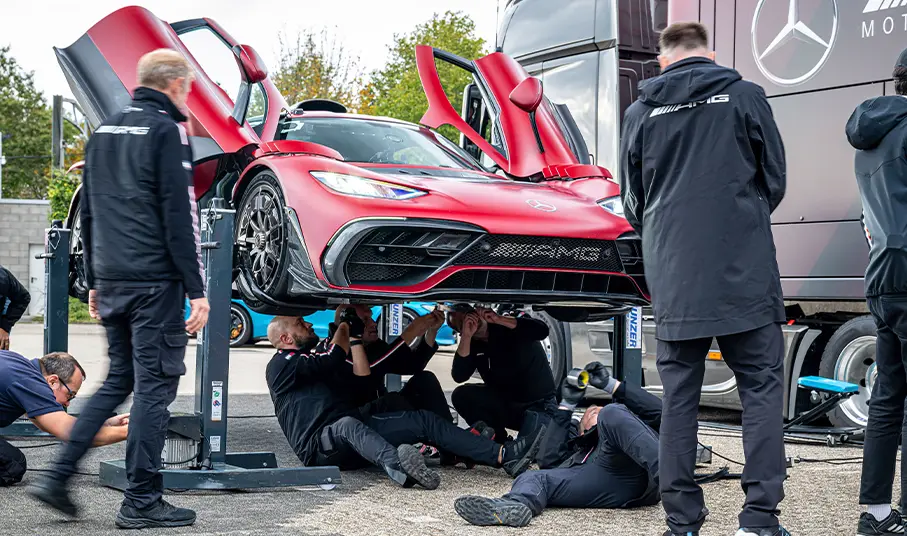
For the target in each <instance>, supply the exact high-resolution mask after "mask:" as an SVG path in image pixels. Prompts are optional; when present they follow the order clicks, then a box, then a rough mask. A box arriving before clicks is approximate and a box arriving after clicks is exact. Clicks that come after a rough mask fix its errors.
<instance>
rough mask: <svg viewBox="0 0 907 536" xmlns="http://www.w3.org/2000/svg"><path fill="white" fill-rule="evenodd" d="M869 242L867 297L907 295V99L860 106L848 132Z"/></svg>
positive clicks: (883, 99)
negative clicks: (906, 153) (853, 151)
mask: <svg viewBox="0 0 907 536" xmlns="http://www.w3.org/2000/svg"><path fill="white" fill-rule="evenodd" d="M845 132H846V134H847V141H849V142H850V144H851V145H852V146H853V147H854V148H855V149H857V153H856V156H855V157H854V171H855V173H856V177H857V185H858V187H859V189H860V200H861V201H862V202H863V227H864V231H865V233H866V238H867V241H868V242H869V265H868V266H867V267H866V280H865V288H866V296H867V297H874V296H880V295H882V294H899V293H907V158H905V151H907V97H903V96H900V95H892V96H887V97H876V98H874V99H869V100H867V101H866V102H864V103H862V104H860V105H859V106H857V108H856V109H855V110H854V112H853V114H851V116H850V119H848V120H847V126H846V128H845Z"/></svg>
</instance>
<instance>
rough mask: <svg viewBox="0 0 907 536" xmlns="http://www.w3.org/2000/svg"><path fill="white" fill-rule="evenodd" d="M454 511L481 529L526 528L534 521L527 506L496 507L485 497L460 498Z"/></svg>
mask: <svg viewBox="0 0 907 536" xmlns="http://www.w3.org/2000/svg"><path fill="white" fill-rule="evenodd" d="M454 510H456V512H457V514H458V515H459V516H460V517H462V518H463V519H465V520H466V521H467V522H469V523H470V524H472V525H478V526H480V527H489V526H498V525H505V526H508V527H525V526H526V525H528V524H529V522H530V521H532V511H531V510H529V508H528V507H527V506H523V505H520V506H515V505H514V506H504V507H494V506H491V504H489V501H488V499H486V498H484V497H475V496H466V497H460V498H459V499H457V500H456V501H454Z"/></svg>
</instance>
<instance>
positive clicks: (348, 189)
mask: <svg viewBox="0 0 907 536" xmlns="http://www.w3.org/2000/svg"><path fill="white" fill-rule="evenodd" d="M310 173H311V175H312V176H313V177H315V178H316V179H317V180H318V182H320V183H321V184H323V185H325V186H327V187H328V188H330V189H331V190H333V191H335V192H337V193H340V194H344V195H352V196H356V197H371V198H378V199H413V198H414V197H420V196H423V195H426V194H427V193H428V192H423V191H422V190H416V189H415V188H409V187H407V186H401V185H399V184H392V183H389V182H384V181H379V180H375V179H368V178H366V177H357V176H356V175H346V174H343V173H334V172H332V171H311V172H310Z"/></svg>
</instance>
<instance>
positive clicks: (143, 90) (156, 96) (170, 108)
mask: <svg viewBox="0 0 907 536" xmlns="http://www.w3.org/2000/svg"><path fill="white" fill-rule="evenodd" d="M132 100H133V102H138V101H151V102H153V103H155V104H157V105H158V106H160V107H161V108H162V109H163V110H164V111H165V112H167V113H168V114H170V117H172V118H173V120H174V121H176V122H177V123H182V122H184V121H186V119H187V117H186V116H185V115H183V112H181V111H180V109H179V108H177V107H176V105H175V104H173V101H172V100H170V97H168V96H167V95H165V94H164V93H162V92H160V91H158V90H156V89H152V88H150V87H145V86H139V87H137V88H135V94H134V95H133V97H132Z"/></svg>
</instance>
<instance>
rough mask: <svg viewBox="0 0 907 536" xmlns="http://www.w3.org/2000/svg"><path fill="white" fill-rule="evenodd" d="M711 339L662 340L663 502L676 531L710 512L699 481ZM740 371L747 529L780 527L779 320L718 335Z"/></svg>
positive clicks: (686, 528) (732, 365) (734, 368)
mask: <svg viewBox="0 0 907 536" xmlns="http://www.w3.org/2000/svg"><path fill="white" fill-rule="evenodd" d="M711 344H712V339H711V338H703V339H693V340H686V341H662V340H659V341H658V348H657V363H658V373H659V375H660V376H661V381H662V384H663V385H664V398H663V402H662V403H663V407H664V409H663V412H662V421H661V434H660V445H659V459H660V460H661V500H662V503H663V504H664V509H665V512H666V513H667V521H668V526H669V527H670V528H671V530H673V531H674V532H675V533H679V534H683V533H686V532H688V531H692V532H695V531H698V530H699V528H700V527H701V526H702V524H703V522H704V520H705V516H706V514H707V513H708V510H707V509H706V507H705V500H704V498H703V495H702V488H700V487H699V485H698V484H696V482H695V481H694V476H693V475H694V471H695V468H696V445H697V442H698V440H697V432H698V428H699V426H698V412H699V399H700V396H701V391H702V380H703V375H704V374H705V359H706V355H707V354H708V351H709V347H710V346H711ZM718 346H719V347H720V348H721V355H722V356H723V357H724V360H725V362H726V363H727V364H728V366H729V367H730V368H731V370H732V371H733V372H734V377H735V378H736V380H737V389H738V391H739V393H740V401H741V403H742V404H743V452H744V455H745V456H746V467H744V469H743V478H742V479H741V486H742V487H743V491H744V493H746V502H745V503H744V505H743V511H742V512H741V513H740V515H739V521H740V526H741V527H747V528H758V527H777V526H778V513H779V511H778V504H779V503H780V502H781V501H782V500H783V499H784V488H783V484H784V479H785V477H786V476H787V469H786V462H785V456H784V435H783V426H784V417H783V404H784V403H783V400H784V377H783V372H784V338H783V336H782V334H781V326H780V325H779V324H769V325H767V326H764V327H761V328H758V329H754V330H752V331H747V332H744V333H737V334H733V335H725V336H721V337H718Z"/></svg>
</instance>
